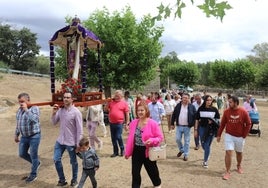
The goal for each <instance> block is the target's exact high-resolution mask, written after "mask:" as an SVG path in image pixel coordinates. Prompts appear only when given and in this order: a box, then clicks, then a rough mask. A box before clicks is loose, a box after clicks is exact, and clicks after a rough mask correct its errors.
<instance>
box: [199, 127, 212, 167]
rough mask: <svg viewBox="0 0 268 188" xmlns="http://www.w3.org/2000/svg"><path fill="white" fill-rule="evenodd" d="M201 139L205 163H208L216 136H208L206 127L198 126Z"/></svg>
mask: <svg viewBox="0 0 268 188" xmlns="http://www.w3.org/2000/svg"><path fill="white" fill-rule="evenodd" d="M198 132H199V137H200V140H201V146H202V148H203V150H204V161H205V162H207V161H208V158H209V155H210V145H211V143H212V141H213V138H214V135H209V134H208V129H207V127H206V126H204V127H202V126H198Z"/></svg>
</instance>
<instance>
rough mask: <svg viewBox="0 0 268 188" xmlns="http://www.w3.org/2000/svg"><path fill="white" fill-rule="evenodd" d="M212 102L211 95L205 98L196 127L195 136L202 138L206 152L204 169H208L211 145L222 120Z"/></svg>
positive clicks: (197, 115)
mask: <svg viewBox="0 0 268 188" xmlns="http://www.w3.org/2000/svg"><path fill="white" fill-rule="evenodd" d="M212 100H213V98H212V97H211V96H210V95H206V96H205V97H204V102H203V104H202V105H201V106H200V107H199V108H198V111H197V114H196V121H195V127H194V136H195V137H197V136H200V139H201V145H202V148H203V150H204V162H203V164H202V165H203V167H204V168H208V159H209V154H210V145H211V143H212V140H213V138H214V136H215V135H216V134H217V129H218V126H219V119H220V114H219V111H218V109H217V108H215V107H213V106H212ZM198 134H199V135H198Z"/></svg>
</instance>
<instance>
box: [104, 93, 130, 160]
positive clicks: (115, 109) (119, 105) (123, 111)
mask: <svg viewBox="0 0 268 188" xmlns="http://www.w3.org/2000/svg"><path fill="white" fill-rule="evenodd" d="M108 111H109V122H110V131H111V139H112V144H113V154H112V155H111V157H116V156H118V155H119V151H118V145H119V147H120V156H124V143H123V139H122V132H123V124H124V122H125V123H126V125H128V124H129V109H128V104H127V102H125V100H123V92H122V91H121V90H116V91H115V94H114V98H113V100H112V101H111V102H110V103H109V104H108Z"/></svg>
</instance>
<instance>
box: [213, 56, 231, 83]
mask: <svg viewBox="0 0 268 188" xmlns="http://www.w3.org/2000/svg"><path fill="white" fill-rule="evenodd" d="M231 69H232V67H231V62H228V61H225V60H216V61H215V62H214V63H212V64H211V71H210V73H211V77H210V79H211V80H213V81H214V83H215V85H217V86H220V87H226V86H227V84H226V83H228V82H230V80H229V79H231V78H232V76H231V77H230V75H231V73H230V72H231Z"/></svg>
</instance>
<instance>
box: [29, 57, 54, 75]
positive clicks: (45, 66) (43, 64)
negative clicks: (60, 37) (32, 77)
mask: <svg viewBox="0 0 268 188" xmlns="http://www.w3.org/2000/svg"><path fill="white" fill-rule="evenodd" d="M28 71H31V72H35V73H40V74H49V73H50V67H49V57H46V56H44V55H40V56H36V61H35V65H34V66H33V67H30V68H29V69H28Z"/></svg>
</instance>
